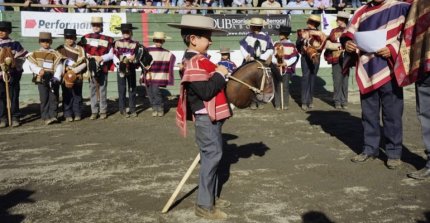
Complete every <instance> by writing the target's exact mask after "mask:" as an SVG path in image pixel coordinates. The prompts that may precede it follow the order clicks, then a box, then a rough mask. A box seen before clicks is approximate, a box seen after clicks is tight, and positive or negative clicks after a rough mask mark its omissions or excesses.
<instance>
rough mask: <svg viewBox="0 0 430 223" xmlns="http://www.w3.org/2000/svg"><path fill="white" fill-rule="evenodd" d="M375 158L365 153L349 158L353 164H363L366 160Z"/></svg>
mask: <svg viewBox="0 0 430 223" xmlns="http://www.w3.org/2000/svg"><path fill="white" fill-rule="evenodd" d="M375 158H376V156H372V155H367V154H365V153H360V154H358V155H356V156H354V157H352V158H351V161H352V162H354V163H364V162H366V161H368V160H374V159H375Z"/></svg>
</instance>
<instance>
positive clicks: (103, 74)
mask: <svg viewBox="0 0 430 223" xmlns="http://www.w3.org/2000/svg"><path fill="white" fill-rule="evenodd" d="M91 26H92V29H93V33H89V34H86V35H84V36H83V37H82V39H81V41H80V42H79V45H81V46H82V47H84V49H85V53H86V54H87V58H88V59H89V60H88V63H89V64H88V68H89V69H90V72H91V73H92V75H91V80H90V92H91V117H90V119H91V120H95V119H97V117H98V115H99V112H100V119H106V118H107V83H108V71H109V68H110V66H111V65H112V59H113V50H112V47H113V38H112V37H109V36H105V35H103V34H101V33H103V17H98V16H93V17H92V18H91Z"/></svg>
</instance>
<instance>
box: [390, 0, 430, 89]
mask: <svg viewBox="0 0 430 223" xmlns="http://www.w3.org/2000/svg"><path fill="white" fill-rule="evenodd" d="M429 9H430V1H428V0H415V1H414V2H413V3H412V7H411V9H410V11H409V14H408V17H407V19H406V23H405V29H404V31H403V38H402V43H401V46H400V51H399V56H398V57H397V61H396V65H395V68H394V73H395V74H396V79H397V83H398V84H399V85H400V86H406V85H409V84H412V83H414V82H415V81H416V80H417V79H418V77H419V75H420V74H424V73H427V74H428V73H429V72H430V10H429Z"/></svg>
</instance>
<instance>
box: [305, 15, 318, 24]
mask: <svg viewBox="0 0 430 223" xmlns="http://www.w3.org/2000/svg"><path fill="white" fill-rule="evenodd" d="M308 20H311V21H314V22H317V23H321V16H320V15H310V16H309V18H308Z"/></svg>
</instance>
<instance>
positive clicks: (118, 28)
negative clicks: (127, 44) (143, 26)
mask: <svg viewBox="0 0 430 223" xmlns="http://www.w3.org/2000/svg"><path fill="white" fill-rule="evenodd" d="M115 29H116V30H121V31H124V30H135V29H138V28H137V27H131V28H127V29H121V27H116V28H115Z"/></svg>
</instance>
